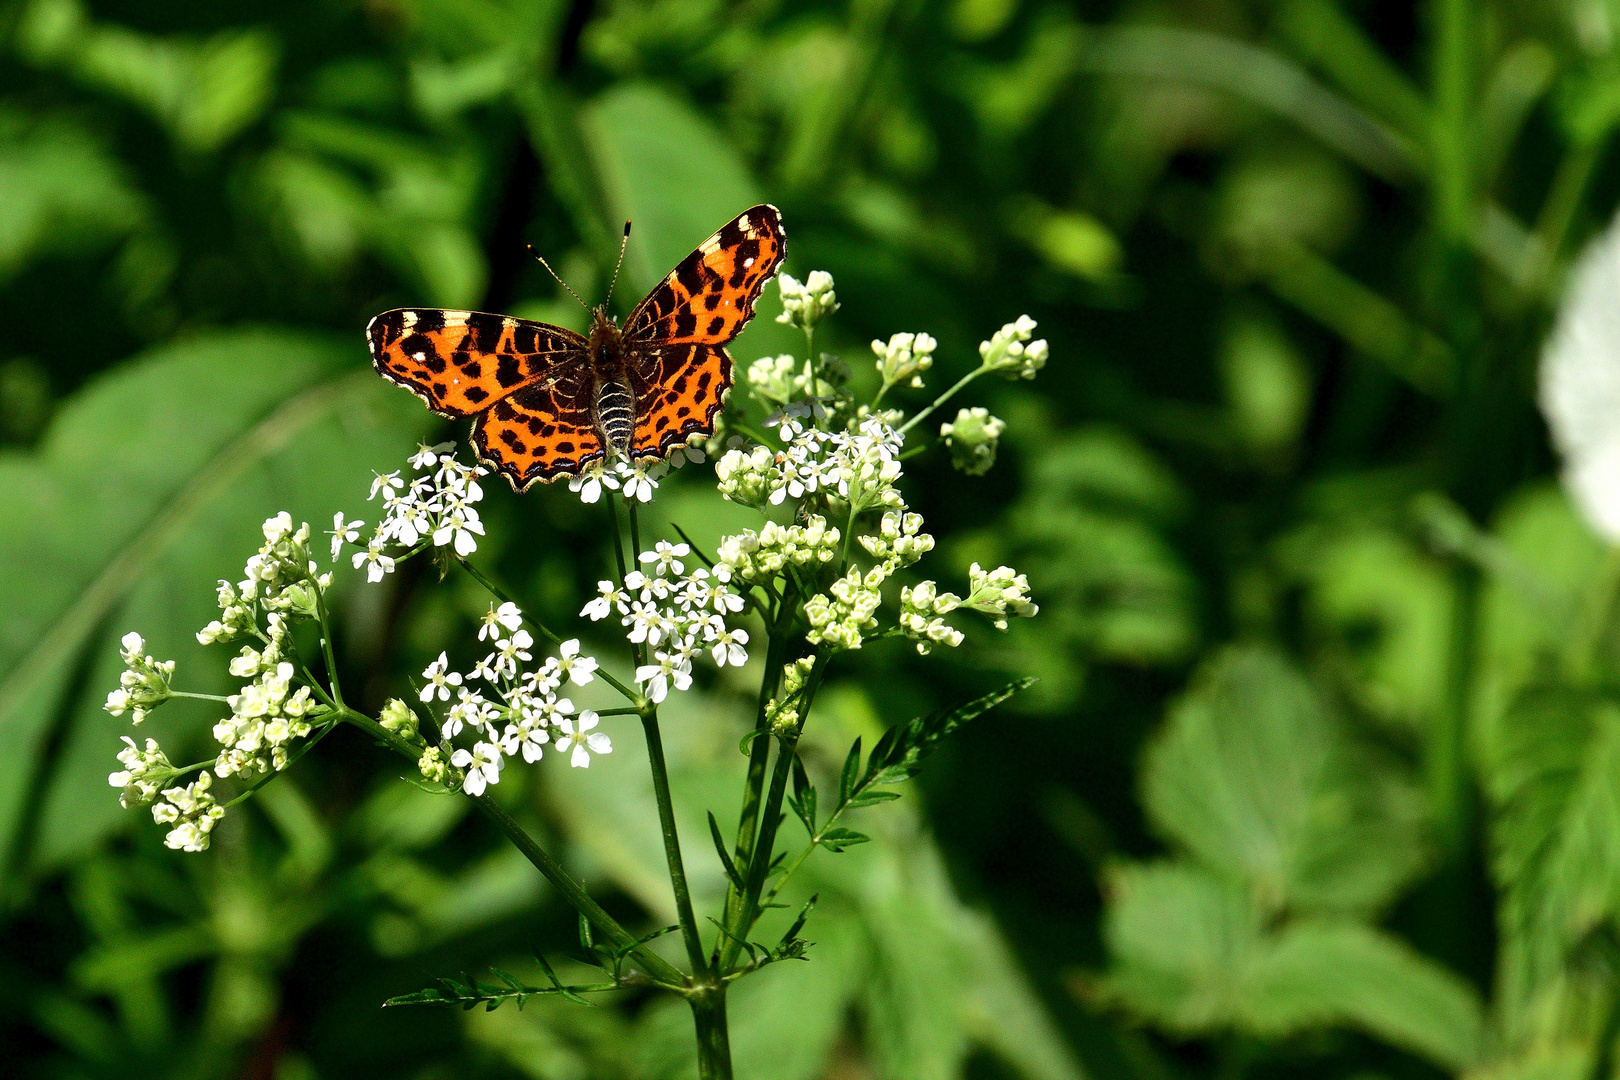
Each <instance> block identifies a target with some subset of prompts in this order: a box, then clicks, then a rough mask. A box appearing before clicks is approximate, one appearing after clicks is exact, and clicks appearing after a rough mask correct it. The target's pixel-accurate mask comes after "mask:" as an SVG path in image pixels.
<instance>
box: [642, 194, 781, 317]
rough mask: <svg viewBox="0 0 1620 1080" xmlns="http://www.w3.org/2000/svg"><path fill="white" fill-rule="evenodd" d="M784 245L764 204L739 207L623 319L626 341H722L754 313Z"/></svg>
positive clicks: (769, 208)
mask: <svg viewBox="0 0 1620 1080" xmlns="http://www.w3.org/2000/svg"><path fill="white" fill-rule="evenodd" d="M786 250H787V244H786V242H785V240H784V239H783V236H782V219H781V217H780V216H779V215H778V214H777V212H776V207H774V206H770V205H768V204H765V205H760V206H756V207H753V208H752V209H749V210H744V211H743V212H742V213H741V214H739V215H738V216H737V217H736V219H735V220H733V221H731V222H729V223H727V224H726V225H725V226H724V227H722V228H721V229H720V231H719V232H717V233H715V234H714V235H713V236H711V237H709V238H708V239H707V240H705V241H703V243H701V244H699V245H698V247H697V250H696V251H694V252H692V254H690V255H688V256H687V257H686V258H684V259H682V260H681V264H680V265H679V266H677V267H676V268H675V269H674V270H672V271H670V274H669V276H668V277H666V278H665V279H664V280H663V281H662V282H660V283H659V284H658V286H657V287H656V288H655V289H653V291H652V292H650V293H648V294H647V298H646V299H645V300H643V301H642V302H641V303H639V304H637V305H636V309H635V310H634V311H632V312H631V313H630V317H629V318H628V319H626V320H625V321H624V337H625V342H626V344H628V345H630V346H631V347H632V348H633V347H635V346H637V345H643V344H645V345H651V346H654V347H656V346H659V345H679V344H685V343H696V344H700V345H724V344H725V343H726V342H728V341H730V340H731V339H732V338H734V337H736V336H737V335H738V334H739V333H741V332H742V328H743V327H744V326H745V325H747V323H748V320H749V319H751V318H753V317H754V302H755V301H756V300H758V299H759V294H760V290H762V289H764V288H765V283H766V282H767V281H769V280H771V278H772V277H773V276H774V275H775V274H776V268H777V267H778V266H780V265H781V263H782V255H783V254H784V252H786Z"/></svg>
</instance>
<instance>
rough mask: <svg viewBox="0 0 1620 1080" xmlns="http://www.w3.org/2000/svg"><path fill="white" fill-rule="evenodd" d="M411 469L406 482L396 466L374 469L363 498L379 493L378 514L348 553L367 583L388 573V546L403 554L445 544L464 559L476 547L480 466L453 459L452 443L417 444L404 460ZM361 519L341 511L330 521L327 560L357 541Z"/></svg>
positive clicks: (485, 471)
mask: <svg viewBox="0 0 1620 1080" xmlns="http://www.w3.org/2000/svg"><path fill="white" fill-rule="evenodd" d="M409 464H410V466H411V468H412V469H414V470H415V471H416V473H417V475H416V476H414V477H412V478H411V481H410V483H409V484H407V483H406V482H405V480H404V479H403V478H401V476H400V470H398V469H395V470H394V471H393V472H391V473H379V474H377V477H376V479H374V480H373V481H372V482H371V494H370V495H369V496H368V498H369V499H376V498H377V497H378V496H381V497H382V507H383V517H382V520H381V521H380V522H378V523H377V527H376V528H375V529H373V530H372V533H371V537H370V539H369V540H367V541H366V546H365V549H364V550H362V551H357V552H355V553H354V556H353V560H352V561H353V565H354V568H355V569H356V570H358V569H360V568H361V567H362V566H363V567H365V568H366V580H367V581H373V582H375V581H381V580H382V579H383V576H384V575H385V574H391V573H393V571H394V564H395V559H394V557H393V556H391V555H389V554H388V551H389V549H390V547H399V548H404V549H405V551H406V552H407V553H409V552H411V551H413V550H414V549H416V548H417V546H418V545H421V544H425V543H430V542H431V543H432V544H433V546H434V547H447V546H448V547H451V548H453V549H454V550H455V553H456V554H457V555H458V556H460V557H462V558H466V557H467V556H468V555H471V554H472V553H473V552H475V551H477V550H478V540H477V537H480V536H483V535H484V523H483V521H482V520H481V519H480V518H479V516H478V510H477V508H476V507H475V506H474V504H475V503H478V502H481V501H482V500H483V498H484V489H483V488H482V487H481V486H479V483H478V478H479V477H481V476H486V475H488V473H489V470H488V469H485V468H484V467H483V466H482V465H464V464H462V463H461V462H460V461H458V460H456V455H455V444H454V443H439V444H438V445H436V446H418V447H417V448H416V453H415V454H413V455H412V456H411V458H410V462H409ZM365 524H366V523H365V522H364V521H347V520H345V519H344V517H343V515H342V514H341V513H339V514H337V515H336V516H335V517H334V518H333V519H332V528H331V530H330V532H329V533H328V535H329V536H331V537H332V558H333V559H336V558H337V557H338V556H339V555H340V554H341V553H342V551H343V546H344V545H345V544H354V543H358V542H359V539H360V530H361V529H362V528H364V527H365Z"/></svg>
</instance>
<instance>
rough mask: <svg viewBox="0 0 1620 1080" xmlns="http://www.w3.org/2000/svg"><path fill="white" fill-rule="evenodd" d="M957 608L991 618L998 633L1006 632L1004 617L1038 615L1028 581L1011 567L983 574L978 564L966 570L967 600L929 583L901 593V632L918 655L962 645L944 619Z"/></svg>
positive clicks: (958, 636)
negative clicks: (1030, 594)
mask: <svg viewBox="0 0 1620 1080" xmlns="http://www.w3.org/2000/svg"><path fill="white" fill-rule="evenodd" d="M958 608H963V609H966V610H968V611H982V612H984V613H985V614H986V615H989V616H990V617H991V620H992V621H993V622H994V624H995V627H996V629H997V630H1005V629H1007V617H1008V616H1009V615H1011V616H1014V617H1016V618H1025V619H1027V618H1030V617H1031V616H1033V615H1035V614H1036V613H1037V612H1039V611H1040V608H1039V607H1038V606H1036V605H1035V604H1034V603H1033V602H1032V601H1031V600H1030V598H1029V579H1028V578H1026V577H1025V576H1024V575H1023V574H1020V573H1018V572H1017V571H1015V570H1013V568H1012V567H1010V566H998V567H996V568H995V569H994V570H990V571H986V570H985V569H984V568H983V567H981V566H980V565H979V564H978V563H974V564H973V565H972V566H971V567H969V568H968V598H967V599H966V600H963V599H962V598H961V597H960V596H957V595H956V594H955V593H948V592H940V591H939V586H937V585H935V584H934V583H933V582H932V581H923V582H919V583H918V584H916V585H913V586H911V587H909V588H905V589H901V590H900V629H901V630H903V631H905V633H906V636H907V637H910V638H915V639H916V641H917V651H918V652H920V653H926V652H928V651H929V649H930V648H932V647H933V646H935V645H949V646H950V647H952V648H955V647H956V646H958V645H960V644H962V632H961V631H960V630H957V629H956V628H955V627H953V626H951V625H950V624H949V623H947V622H946V621H945V619H944V618H943V616H945V615H948V614H950V613H951V612H953V611H955V610H956V609H958Z"/></svg>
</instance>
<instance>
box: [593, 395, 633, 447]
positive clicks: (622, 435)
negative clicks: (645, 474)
mask: <svg viewBox="0 0 1620 1080" xmlns="http://www.w3.org/2000/svg"><path fill="white" fill-rule="evenodd" d="M635 409H636V402H635V398H633V397H631V396H630V388H629V387H627V386H625V385H624V384H623V383H621V382H612V381H605V382H603V383H601V384H600V385H598V386H597V388H596V422H597V424H598V425H600V426H601V428H602V436H603V438H605V439H606V440H607V443H608V446H610V447H611V448H612V450H613V453H614V454H615V455H616V456H618V457H629V456H630V436H631V435H632V434H634V432H635V429H636V413H635Z"/></svg>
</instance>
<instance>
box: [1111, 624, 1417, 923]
mask: <svg viewBox="0 0 1620 1080" xmlns="http://www.w3.org/2000/svg"><path fill="white" fill-rule="evenodd" d="M1143 796H1144V801H1145V803H1146V805H1147V809H1148V813H1149V816H1150V817H1151V818H1152V819H1153V821H1154V823H1155V824H1156V825H1157V826H1158V827H1159V828H1160V829H1161V830H1162V831H1163V832H1164V833H1165V834H1167V835H1168V836H1170V837H1171V838H1172V839H1174V840H1175V841H1176V842H1177V843H1179V844H1180V845H1182V846H1183V847H1184V848H1185V849H1186V850H1187V851H1188V852H1190V853H1191V854H1192V855H1193V856H1194V857H1196V858H1197V859H1198V860H1199V861H1201V862H1202V863H1204V864H1205V865H1207V866H1209V867H1210V868H1212V869H1215V870H1217V871H1219V872H1221V873H1223V874H1227V875H1231V876H1233V877H1234V878H1235V879H1237V880H1239V881H1243V882H1247V883H1249V885H1250V886H1251V887H1252V888H1253V889H1254V890H1255V892H1256V895H1258V896H1259V897H1261V898H1262V900H1263V902H1264V903H1266V904H1267V905H1268V906H1271V907H1283V906H1287V907H1292V908H1296V909H1300V910H1316V909H1320V910H1364V909H1368V908H1372V907H1375V906H1377V905H1379V904H1382V903H1385V902H1387V901H1388V900H1389V899H1390V898H1391V897H1392V896H1393V895H1394V894H1395V893H1396V891H1397V890H1399V889H1400V888H1401V886H1402V885H1403V884H1405V883H1406V882H1407V881H1409V880H1410V879H1411V877H1412V875H1413V874H1414V873H1416V872H1417V871H1418V870H1419V869H1420V868H1421V867H1422V864H1423V860H1424V857H1425V849H1424V844H1423V834H1422V831H1421V828H1420V822H1421V819H1420V817H1419V810H1418V807H1419V805H1420V802H1419V798H1418V795H1417V792H1416V790H1415V788H1414V787H1413V786H1412V784H1411V783H1410V781H1409V780H1408V779H1407V778H1406V777H1405V776H1404V775H1403V773H1402V772H1401V771H1400V770H1399V769H1397V768H1396V767H1395V765H1394V764H1393V763H1391V762H1390V761H1388V760H1386V759H1384V758H1382V757H1380V756H1377V755H1375V754H1373V753H1372V752H1370V751H1369V750H1366V749H1364V748H1361V747H1358V746H1355V745H1354V744H1352V743H1351V742H1350V741H1349V740H1348V738H1347V737H1346V736H1345V734H1344V732H1343V731H1342V729H1341V727H1340V726H1339V723H1338V721H1337V719H1336V718H1334V717H1332V716H1330V715H1329V713H1328V712H1327V709H1326V707H1325V706H1324V705H1323V704H1322V702H1321V700H1320V699H1319V698H1318V696H1317V694H1316V692H1315V691H1314V690H1313V689H1312V687H1311V686H1310V684H1309V683H1307V682H1306V681H1305V679H1304V678H1303V677H1301V676H1300V675H1299V674H1298V673H1296V672H1295V671H1294V670H1293V669H1292V668H1291V667H1290V666H1289V665H1288V664H1287V663H1286V662H1284V661H1283V660H1282V659H1281V658H1280V657H1278V656H1277V655H1275V654H1274V653H1271V652H1269V651H1265V650H1261V649H1252V648H1243V649H1232V650H1229V651H1227V652H1225V653H1223V654H1221V655H1219V656H1218V657H1217V658H1215V659H1214V660H1212V661H1211V662H1210V663H1209V664H1207V665H1206V666H1205V668H1204V669H1203V670H1202V671H1201V672H1200V674H1199V677H1198V678H1197V679H1196V680H1195V682H1194V686H1193V689H1192V690H1191V691H1190V692H1189V693H1188V694H1187V695H1186V697H1185V698H1183V699H1182V700H1181V702H1179V703H1178V704H1177V705H1176V706H1175V708H1174V709H1173V710H1172V713H1171V718H1170V722H1169V724H1168V726H1167V727H1166V729H1165V730H1164V732H1163V733H1162V734H1161V735H1160V736H1159V738H1158V739H1157V740H1156V741H1155V742H1154V744H1153V745H1152V746H1151V748H1150V749H1149V751H1148V755H1147V761H1146V765H1145V769H1144V775H1143Z"/></svg>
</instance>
